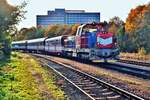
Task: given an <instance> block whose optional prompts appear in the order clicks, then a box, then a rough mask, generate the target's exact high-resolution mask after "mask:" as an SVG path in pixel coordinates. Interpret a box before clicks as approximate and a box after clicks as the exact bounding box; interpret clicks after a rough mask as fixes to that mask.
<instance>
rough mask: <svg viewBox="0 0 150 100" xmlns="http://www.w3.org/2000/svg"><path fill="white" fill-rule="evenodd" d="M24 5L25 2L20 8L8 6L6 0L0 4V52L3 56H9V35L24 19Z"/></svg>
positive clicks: (2, 0)
mask: <svg viewBox="0 0 150 100" xmlns="http://www.w3.org/2000/svg"><path fill="white" fill-rule="evenodd" d="M25 5H26V3H25V2H23V3H22V5H20V6H12V5H9V4H8V3H7V1H6V0H1V2H0V45H2V46H1V48H0V50H1V52H3V54H5V55H10V51H11V49H10V43H11V38H10V34H13V33H14V31H15V30H16V24H18V22H19V21H21V19H22V18H24V16H23V15H24V13H25V11H23V8H24V7H25Z"/></svg>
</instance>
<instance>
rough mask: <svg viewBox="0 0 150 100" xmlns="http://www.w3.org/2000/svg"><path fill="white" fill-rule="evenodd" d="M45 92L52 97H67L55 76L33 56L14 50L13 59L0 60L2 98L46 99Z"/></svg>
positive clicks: (9, 99)
mask: <svg viewBox="0 0 150 100" xmlns="http://www.w3.org/2000/svg"><path fill="white" fill-rule="evenodd" d="M33 72H34V73H33ZM35 73H36V74H35ZM37 75H39V76H41V77H37ZM37 80H39V81H42V83H39V82H38V81H37ZM42 86H43V87H44V89H43V90H42V88H41V87H42ZM44 90H45V91H44ZM43 92H48V93H49V95H50V96H49V98H51V99H55V100H63V99H64V98H65V96H64V92H63V91H61V89H60V88H58V87H57V86H56V85H55V80H54V77H50V76H49V74H48V71H47V70H46V69H44V68H42V67H41V66H40V65H39V64H38V63H37V62H36V61H35V60H34V59H33V58H32V57H30V56H28V55H25V54H21V53H16V52H13V53H12V56H11V59H7V60H1V61H0V100H39V99H42V100H45V99H46V97H45V95H43Z"/></svg>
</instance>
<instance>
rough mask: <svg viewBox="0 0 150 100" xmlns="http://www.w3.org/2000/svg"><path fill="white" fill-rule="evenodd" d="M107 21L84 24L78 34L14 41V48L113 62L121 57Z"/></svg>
mask: <svg viewBox="0 0 150 100" xmlns="http://www.w3.org/2000/svg"><path fill="white" fill-rule="evenodd" d="M107 28H108V25H106V24H105V23H91V24H84V25H81V26H79V27H78V29H77V32H76V36H67V35H63V36H58V37H53V38H38V39H32V40H23V41H14V42H12V49H13V50H24V51H28V52H37V53H47V54H49V55H51V54H53V55H60V56H68V57H75V58H78V59H85V60H90V61H92V62H112V61H116V60H118V59H119V57H118V55H119V49H118V46H117V40H116V37H115V35H114V34H113V33H110V32H107Z"/></svg>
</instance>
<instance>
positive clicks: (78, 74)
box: [34, 55, 144, 100]
mask: <svg viewBox="0 0 150 100" xmlns="http://www.w3.org/2000/svg"><path fill="white" fill-rule="evenodd" d="M34 56H36V57H40V58H42V59H45V60H47V61H48V62H47V63H46V65H47V66H48V67H49V68H51V69H52V70H54V71H55V72H56V73H58V74H59V75H61V77H64V79H65V80H66V81H68V82H70V83H71V84H73V85H74V86H75V87H76V88H78V89H79V90H80V91H81V92H82V93H83V94H85V95H86V96H87V97H88V98H89V99H88V100H144V99H143V98H141V97H138V96H136V95H134V94H131V93H129V92H127V91H124V90H122V89H120V88H117V87H115V86H114V85H111V84H109V83H106V82H104V81H102V80H100V79H98V78H95V77H93V76H91V75H89V74H87V73H85V72H82V71H80V70H78V69H74V68H72V67H71V66H69V65H65V64H63V63H60V62H56V61H53V60H50V59H48V58H47V57H44V56H41V55H34Z"/></svg>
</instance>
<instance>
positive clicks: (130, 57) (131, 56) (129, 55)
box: [120, 53, 150, 61]
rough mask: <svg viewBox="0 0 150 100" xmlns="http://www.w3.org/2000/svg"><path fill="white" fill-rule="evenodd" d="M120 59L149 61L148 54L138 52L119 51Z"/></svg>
mask: <svg viewBox="0 0 150 100" xmlns="http://www.w3.org/2000/svg"><path fill="white" fill-rule="evenodd" d="M120 57H121V59H125V60H142V61H150V54H147V55H144V54H140V53H121V54H120Z"/></svg>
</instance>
